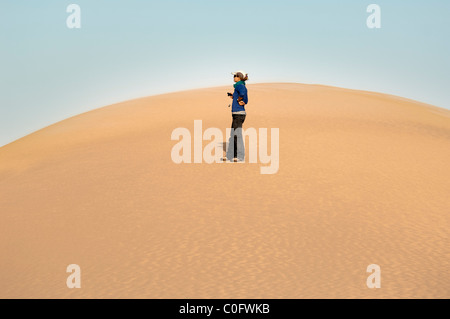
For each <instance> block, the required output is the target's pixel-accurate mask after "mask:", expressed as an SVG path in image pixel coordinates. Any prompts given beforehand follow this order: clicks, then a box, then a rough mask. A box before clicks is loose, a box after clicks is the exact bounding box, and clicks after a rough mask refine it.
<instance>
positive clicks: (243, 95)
mask: <svg viewBox="0 0 450 319" xmlns="http://www.w3.org/2000/svg"><path fill="white" fill-rule="evenodd" d="M236 89H237V92H238V94H239V95H238V101H239V105H246V104H247V103H248V97H247V88H246V87H245V85H238V86H237V88H236Z"/></svg>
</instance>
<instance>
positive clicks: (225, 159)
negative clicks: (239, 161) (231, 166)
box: [220, 157, 233, 163]
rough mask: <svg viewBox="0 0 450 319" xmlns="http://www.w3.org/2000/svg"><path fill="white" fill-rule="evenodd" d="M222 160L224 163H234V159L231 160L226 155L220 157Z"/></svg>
mask: <svg viewBox="0 0 450 319" xmlns="http://www.w3.org/2000/svg"><path fill="white" fill-rule="evenodd" d="M220 160H221V161H222V162H224V163H233V161H230V160H229V159H228V158H226V157H222V158H221V159H220Z"/></svg>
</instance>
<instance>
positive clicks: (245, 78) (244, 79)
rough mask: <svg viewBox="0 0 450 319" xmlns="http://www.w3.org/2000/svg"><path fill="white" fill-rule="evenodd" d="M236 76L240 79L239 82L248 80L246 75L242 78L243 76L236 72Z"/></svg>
mask: <svg viewBox="0 0 450 319" xmlns="http://www.w3.org/2000/svg"><path fill="white" fill-rule="evenodd" d="M236 75H237V76H238V77H239V79H240V80H241V81H247V80H248V75H246V76H245V77H244V75H243V74H242V73H241V72H238V73H237V74H236Z"/></svg>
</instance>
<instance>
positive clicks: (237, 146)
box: [224, 70, 248, 162]
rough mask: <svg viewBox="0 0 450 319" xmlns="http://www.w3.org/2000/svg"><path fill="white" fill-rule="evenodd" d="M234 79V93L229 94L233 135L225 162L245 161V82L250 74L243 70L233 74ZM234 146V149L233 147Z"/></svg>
mask: <svg viewBox="0 0 450 319" xmlns="http://www.w3.org/2000/svg"><path fill="white" fill-rule="evenodd" d="M231 74H232V75H233V79H234V82H235V84H234V93H233V94H232V95H231V93H228V95H230V98H232V99H233V104H232V107H231V116H232V117H233V121H232V122H231V128H232V130H231V135H230V139H229V142H228V149H227V155H226V158H224V160H225V161H234V162H243V161H244V160H245V148H244V139H243V136H242V124H243V123H244V121H245V116H246V115H247V113H246V112H245V105H246V104H247V103H248V96H247V88H246V86H245V81H247V80H248V74H247V73H246V72H244V71H242V70H240V71H236V72H232V73H231ZM231 146H233V147H231Z"/></svg>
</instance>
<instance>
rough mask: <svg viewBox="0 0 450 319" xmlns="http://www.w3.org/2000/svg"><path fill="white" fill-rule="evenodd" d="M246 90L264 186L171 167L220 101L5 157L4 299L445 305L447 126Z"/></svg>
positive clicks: (44, 140)
mask: <svg viewBox="0 0 450 319" xmlns="http://www.w3.org/2000/svg"><path fill="white" fill-rule="evenodd" d="M247 86H248V89H249V100H250V101H249V105H248V106H247V113H248V115H247V119H246V120H245V123H244V128H249V127H255V128H269V129H270V128H279V132H280V137H279V141H280V148H279V151H280V163H279V171H278V172H277V173H276V174H273V175H263V174H260V166H261V165H262V164H258V163H257V164H252V163H243V164H228V163H220V164H219V163H214V164H206V163H201V164H175V163H173V162H172V160H171V157H170V154H171V149H172V147H173V146H174V145H175V144H176V141H172V140H171V138H170V136H171V132H172V131H173V130H174V129H175V128H177V127H186V128H188V129H189V130H192V129H193V124H194V120H196V119H201V120H202V121H203V130H205V129H206V128H207V127H217V128H221V129H223V132H225V128H227V127H229V126H230V123H231V114H230V109H229V108H228V107H227V105H228V104H229V103H230V100H229V99H228V98H227V97H226V94H225V93H226V92H227V91H230V90H231V88H230V87H228V86H227V87H214V88H208V89H198V90H191V91H183V92H176V93H170V94H162V95H157V96H151V97H147V98H141V99H136V100H132V101H127V102H122V103H118V104H114V105H110V106H106V107H103V108H100V109H96V110H94V111H91V112H87V113H83V114H80V115H78V116H75V117H72V118H69V119H66V120H64V121H61V122H58V123H56V124H54V125H51V126H49V127H46V128H44V129H42V130H40V131H37V132H35V133H33V134H30V135H28V136H26V137H24V138H21V139H19V140H17V141H15V142H13V143H10V144H8V145H6V146H3V147H1V148H0V218H1V223H0V256H1V259H0V298H106V297H113V298H335V297H336V298H449V297H450V279H449V278H450V276H448V271H449V269H450V248H449V247H450V242H449V226H450V225H449V211H450V197H449V196H448V194H449V190H450V111H447V110H444V109H441V108H438V107H435V106H431V105H427V104H423V103H419V102H415V101H412V100H408V99H404V98H400V97H395V96H390V95H384V94H379V93H373V92H365V91H356V90H348V89H342V88H335V87H327V86H321V85H305V84H295V83H264V84H248V85H247ZM224 140H225V137H224ZM205 144H206V143H205V142H204V144H203V145H205ZM247 151H248V149H247ZM69 264H78V265H80V267H81V283H82V287H81V289H68V288H67V286H66V278H67V276H68V275H69V274H68V273H66V267H67V265H69ZM369 264H378V265H380V267H381V274H382V275H381V288H380V289H369V288H367V286H366V278H367V277H368V275H369V274H368V273H367V272H366V268H367V266H368V265H369Z"/></svg>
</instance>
